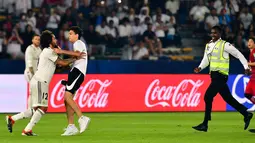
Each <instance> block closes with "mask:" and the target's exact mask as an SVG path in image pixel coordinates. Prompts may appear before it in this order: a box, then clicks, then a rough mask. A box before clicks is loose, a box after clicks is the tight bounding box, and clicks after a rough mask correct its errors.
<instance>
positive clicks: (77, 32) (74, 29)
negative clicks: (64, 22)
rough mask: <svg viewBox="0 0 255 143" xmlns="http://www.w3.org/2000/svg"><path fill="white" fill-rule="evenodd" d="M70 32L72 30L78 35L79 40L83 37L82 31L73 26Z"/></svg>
mask: <svg viewBox="0 0 255 143" xmlns="http://www.w3.org/2000/svg"><path fill="white" fill-rule="evenodd" d="M69 30H72V31H73V32H74V33H75V34H78V35H79V36H78V38H79V39H80V38H81V36H82V29H81V28H80V27H78V26H72V27H70V28H69Z"/></svg>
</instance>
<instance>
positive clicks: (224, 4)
mask: <svg viewBox="0 0 255 143" xmlns="http://www.w3.org/2000/svg"><path fill="white" fill-rule="evenodd" d="M222 9H223V10H224V11H226V14H228V15H230V9H229V7H228V3H227V0H222V5H221V6H219V7H218V8H217V13H218V14H220V13H221V10H222Z"/></svg>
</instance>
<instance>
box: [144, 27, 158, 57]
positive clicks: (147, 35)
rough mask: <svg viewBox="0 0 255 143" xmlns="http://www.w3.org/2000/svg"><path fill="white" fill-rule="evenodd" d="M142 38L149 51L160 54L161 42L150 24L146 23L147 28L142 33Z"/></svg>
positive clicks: (155, 54)
mask: <svg viewBox="0 0 255 143" xmlns="http://www.w3.org/2000/svg"><path fill="white" fill-rule="evenodd" d="M143 39H144V40H145V42H146V44H147V45H148V46H149V50H150V53H152V54H153V55H154V56H157V55H160V56H161V55H162V43H161V41H160V39H159V38H158V37H157V36H156V34H155V33H154V32H153V31H152V24H151V23H150V24H148V29H147V30H146V31H145V32H144V33H143Z"/></svg>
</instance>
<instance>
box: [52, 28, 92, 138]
mask: <svg viewBox="0 0 255 143" xmlns="http://www.w3.org/2000/svg"><path fill="white" fill-rule="evenodd" d="M81 35H82V30H81V29H80V28H79V27H77V26H73V27H71V28H70V29H69V41H70V42H71V43H73V49H74V52H76V53H80V52H84V53H86V55H84V58H82V59H80V60H77V61H75V62H74V64H73V66H72V68H71V70H70V72H69V73H68V81H67V83H66V89H65V90H66V91H65V95H64V102H65V107H66V112H67V120H68V126H67V128H66V130H65V132H64V133H63V134H62V136H71V135H75V134H77V133H78V129H77V128H76V127H75V124H74V112H75V113H76V114H77V116H78V118H79V119H78V122H79V126H80V133H82V132H84V131H85V130H86V128H87V126H88V124H89V122H90V118H89V117H86V116H83V115H82V112H81V110H80V108H79V107H78V105H77V104H76V103H75V101H74V100H73V97H74V95H75V92H76V91H77V90H78V89H79V88H80V85H81V84H82V82H83V81H84V77H85V74H86V70H87V62H88V61H87V49H86V45H85V43H83V42H82V41H81V40H79V39H80V37H81ZM56 52H57V53H59V54H65V53H66V51H64V50H59V49H56Z"/></svg>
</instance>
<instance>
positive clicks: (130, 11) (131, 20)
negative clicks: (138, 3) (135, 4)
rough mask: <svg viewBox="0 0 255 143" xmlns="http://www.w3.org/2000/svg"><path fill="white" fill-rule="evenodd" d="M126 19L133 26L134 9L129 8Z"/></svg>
mask: <svg viewBox="0 0 255 143" xmlns="http://www.w3.org/2000/svg"><path fill="white" fill-rule="evenodd" d="M128 18H129V21H130V23H131V24H133V23H134V21H135V18H136V15H135V9H133V8H131V9H130V10H129V16H128Z"/></svg>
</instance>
